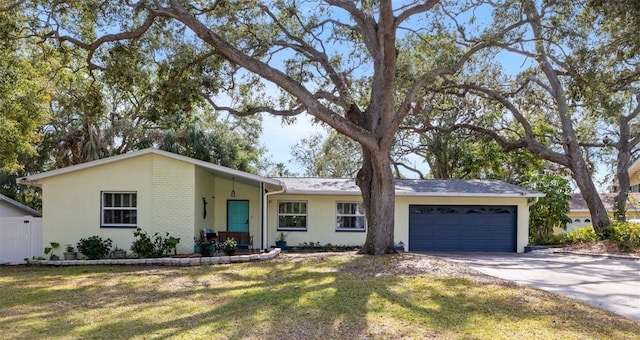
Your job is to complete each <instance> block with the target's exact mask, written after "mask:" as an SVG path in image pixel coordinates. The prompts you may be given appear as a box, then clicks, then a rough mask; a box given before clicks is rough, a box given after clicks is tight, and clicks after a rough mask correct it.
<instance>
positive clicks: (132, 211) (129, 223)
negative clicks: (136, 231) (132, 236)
mask: <svg viewBox="0 0 640 340" xmlns="http://www.w3.org/2000/svg"><path fill="white" fill-rule="evenodd" d="M137 196H138V194H137V193H135V192H102V223H101V225H102V227H113V228H135V227H137V226H138V199H137Z"/></svg>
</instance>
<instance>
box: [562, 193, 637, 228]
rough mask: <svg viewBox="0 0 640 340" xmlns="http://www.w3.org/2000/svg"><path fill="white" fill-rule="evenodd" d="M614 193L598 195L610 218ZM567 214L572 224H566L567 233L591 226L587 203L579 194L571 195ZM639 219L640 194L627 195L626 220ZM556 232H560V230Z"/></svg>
mask: <svg viewBox="0 0 640 340" xmlns="http://www.w3.org/2000/svg"><path fill="white" fill-rule="evenodd" d="M615 196H616V194H615V193H606V194H600V199H601V200H602V204H604V207H605V209H606V210H607V213H608V214H609V215H610V216H613V205H614V204H613V203H614V198H615ZM569 209H570V210H569V213H568V214H567V216H568V217H569V218H571V220H572V222H571V223H567V230H566V231H567V232H569V231H571V230H573V229H576V228H582V227H586V226H589V225H591V224H592V223H591V214H590V213H589V208H588V207H587V203H586V202H585V201H584V199H583V198H582V195H581V194H577V193H574V194H571V201H569ZM638 218H640V193H638V192H632V193H629V198H628V199H627V219H638ZM556 232H562V231H560V230H558V231H556Z"/></svg>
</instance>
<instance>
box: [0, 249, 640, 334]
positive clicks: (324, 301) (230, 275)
mask: <svg viewBox="0 0 640 340" xmlns="http://www.w3.org/2000/svg"><path fill="white" fill-rule="evenodd" d="M400 259H401V257H400V256H389V257H370V256H342V257H331V256H329V257H326V258H319V259H309V260H304V261H302V260H301V261H294V262H287V261H274V262H260V263H250V264H234V265H224V266H210V267H185V268H174V267H171V268H167V267H90V268H78V267H70V268H65V269H62V268H47V267H36V268H33V267H22V268H20V267H16V268H10V269H8V268H7V269H5V268H0V274H2V275H0V301H2V304H3V309H2V311H0V338H41V337H43V336H46V337H50V338H60V337H72V338H76V337H77V338H105V337H108V338H123V337H145V338H146V337H157V336H159V337H174V336H175V337H196V338H202V337H205V338H206V337H208V338H211V337H217V338H345V337H386V338H388V337H411V336H412V335H414V336H420V335H422V336H424V335H425V334H431V335H445V336H447V335H448V336H452V335H453V336H455V335H456V334H464V335H465V336H470V337H480V338H482V337H489V336H491V335H492V334H493V335H495V334H496V333H491V332H492V331H493V332H496V331H499V330H496V329H493V330H492V329H491V327H492V326H491V324H492V323H499V322H502V323H505V326H503V327H506V330H505V331H504V333H497V334H503V335H504V334H514V332H516V333H515V334H517V330H518V325H522V324H523V323H532V324H533V325H534V326H535V327H540V326H544V327H546V328H547V329H549V330H550V331H551V332H558V333H556V334H561V332H567V331H570V332H572V333H571V334H573V335H574V336H578V337H580V336H583V337H585V338H588V337H606V338H619V337H620V334H618V333H615V332H613V331H612V330H627V331H629V332H630V333H629V334H633V333H632V332H634V331H635V332H638V331H640V327H639V326H638V325H637V324H635V323H633V322H631V321H626V320H623V319H616V318H612V317H611V315H610V314H608V313H605V312H597V313H594V311H593V309H590V308H589V307H586V306H583V305H581V304H577V303H574V302H572V301H570V300H568V299H562V298H558V297H557V296H552V295H550V294H548V293H543V292H539V291H535V290H531V289H525V288H520V287H512V286H510V287H504V286H500V285H483V284H478V283H473V282H471V281H470V280H467V279H464V278H452V277H440V276H432V275H428V274H425V273H415V275H411V274H409V275H407V274H406V273H401V274H397V273H395V272H394V271H393V270H392V269H393V268H394V267H395V266H397V261H399V260H400ZM532 296H533V298H532ZM537 299H541V301H543V302H544V303H543V304H540V303H536V302H539V301H536V300H537ZM545 299H546V300H545ZM481 322H485V323H486V324H487V326H486V327H485V326H483V325H482V324H480V325H479V324H478V323H481ZM479 327H480V328H483V327H485V328H488V329H487V330H486V332H487V333H486V334H487V335H485V333H482V332H483V330H482V329H480V330H478V328H479ZM550 334H553V333H550Z"/></svg>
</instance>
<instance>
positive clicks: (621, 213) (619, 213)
mask: <svg viewBox="0 0 640 340" xmlns="http://www.w3.org/2000/svg"><path fill="white" fill-rule="evenodd" d="M618 125H619V127H620V130H619V133H620V136H619V139H618V143H617V145H616V146H617V149H618V165H617V168H616V178H617V179H618V193H617V195H616V197H615V199H614V203H613V218H614V219H615V220H616V221H620V222H624V221H626V220H627V199H628V198H629V187H630V186H631V181H630V180H629V167H630V166H631V145H630V143H629V137H630V131H629V122H628V120H627V117H625V116H622V117H621V118H620V121H619V124H618Z"/></svg>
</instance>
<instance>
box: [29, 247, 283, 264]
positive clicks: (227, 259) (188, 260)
mask: <svg viewBox="0 0 640 340" xmlns="http://www.w3.org/2000/svg"><path fill="white" fill-rule="evenodd" d="M279 254H280V248H274V249H272V250H271V251H270V252H268V253H260V254H249V255H235V256H213V257H180V258H177V257H161V258H153V259H104V260H58V261H51V260H27V264H30V265H39V266H95V265H129V266H139V265H154V266H176V267H186V266H206V265H212V264H226V263H238V262H253V261H267V260H273V259H274V258H275V257H276V256H278V255H279Z"/></svg>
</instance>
